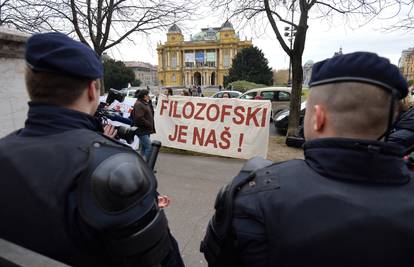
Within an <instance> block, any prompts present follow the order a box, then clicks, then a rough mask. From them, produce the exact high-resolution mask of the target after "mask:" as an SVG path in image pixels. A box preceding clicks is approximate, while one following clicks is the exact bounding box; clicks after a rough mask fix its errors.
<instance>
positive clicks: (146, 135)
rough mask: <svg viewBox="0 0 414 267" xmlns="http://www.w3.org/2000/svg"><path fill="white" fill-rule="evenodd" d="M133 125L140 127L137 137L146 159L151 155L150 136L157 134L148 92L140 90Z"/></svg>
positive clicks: (134, 109)
mask: <svg viewBox="0 0 414 267" xmlns="http://www.w3.org/2000/svg"><path fill="white" fill-rule="evenodd" d="M132 112H133V125H134V126H136V127H138V129H137V131H136V135H137V136H138V138H139V141H140V146H141V153H142V155H143V156H144V157H145V158H148V157H149V155H150V154H151V139H150V135H151V134H153V133H155V126H154V112H153V111H152V106H151V103H150V97H149V92H148V90H140V91H138V94H137V101H136V102H135V104H134V108H133V110H132Z"/></svg>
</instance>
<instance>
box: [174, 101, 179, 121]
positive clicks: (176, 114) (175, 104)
mask: <svg viewBox="0 0 414 267" xmlns="http://www.w3.org/2000/svg"><path fill="white" fill-rule="evenodd" d="M177 109H178V102H177V101H175V103H174V110H173V117H174V118H181V114H178V113H177Z"/></svg>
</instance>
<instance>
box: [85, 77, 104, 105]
mask: <svg viewBox="0 0 414 267" xmlns="http://www.w3.org/2000/svg"><path fill="white" fill-rule="evenodd" d="M87 92H88V99H89V101H90V102H97V101H98V100H99V97H100V93H101V83H100V81H99V79H96V80H92V81H90V82H89V83H88V89H87Z"/></svg>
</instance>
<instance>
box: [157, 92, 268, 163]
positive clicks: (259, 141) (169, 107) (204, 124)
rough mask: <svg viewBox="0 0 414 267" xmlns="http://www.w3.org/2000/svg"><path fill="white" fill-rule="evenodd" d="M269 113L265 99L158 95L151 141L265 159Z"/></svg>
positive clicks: (221, 153)
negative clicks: (153, 133) (154, 131)
mask: <svg viewBox="0 0 414 267" xmlns="http://www.w3.org/2000/svg"><path fill="white" fill-rule="evenodd" d="M270 113H271V103H270V101H268V100H241V99H235V98H229V99H223V98H205V97H187V96H170V97H166V96H161V95H160V98H159V100H158V105H157V108H156V111H155V128H156V132H157V133H156V134H155V135H153V136H151V139H152V140H159V141H161V143H162V145H163V146H168V147H173V148H178V149H185V150H191V151H196V152H201V153H207V154H213V155H221V156H227V157H234V158H242V159H249V158H251V157H253V156H262V157H266V155H267V149H268V142H269V124H270Z"/></svg>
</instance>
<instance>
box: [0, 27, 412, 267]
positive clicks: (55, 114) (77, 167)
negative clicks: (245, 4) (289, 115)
mask: <svg viewBox="0 0 414 267" xmlns="http://www.w3.org/2000/svg"><path fill="white" fill-rule="evenodd" d="M25 59H26V62H27V69H26V74H25V79H26V86H27V91H28V93H29V96H30V102H29V111H28V118H27V121H26V123H25V126H24V128H22V129H20V130H18V131H16V132H13V133H11V134H9V135H8V136H6V137H4V138H2V139H0V166H1V169H2V176H1V178H0V218H1V220H0V238H2V239H6V240H9V241H11V242H13V243H15V244H18V245H20V246H23V247H25V248H28V249H30V250H33V251H35V252H38V253H40V254H43V255H46V256H48V257H50V258H53V259H55V260H58V261H60V262H63V263H65V264H68V265H72V266H149V267H151V266H154V267H155V266H176V267H181V266H184V263H183V260H182V258H181V255H180V253H179V246H178V244H177V242H176V240H175V238H174V237H173V236H172V234H171V233H170V231H169V226H168V220H167V218H166V215H165V213H164V210H163V209H164V208H165V206H166V205H167V204H168V203H165V202H166V200H165V198H162V197H160V194H159V193H158V192H157V181H156V178H155V176H154V172H153V170H152V169H151V168H150V167H149V166H148V164H147V162H146V159H147V158H148V157H149V156H150V153H151V151H150V141H149V136H150V134H152V133H153V132H154V130H155V129H154V123H153V110H151V107H152V105H151V104H150V103H149V102H150V101H149V100H150V99H149V96H148V94H149V92H148V90H140V91H138V93H137V101H136V103H135V105H134V108H133V112H132V120H133V124H134V125H136V126H138V128H139V129H140V131H139V132H138V136H139V138H140V140H141V142H142V144H143V145H142V151H141V152H142V156H141V155H139V154H138V153H136V152H135V151H133V150H131V149H130V148H129V147H126V146H124V145H122V144H120V143H119V142H117V141H116V140H113V139H112V138H111V137H112V136H114V134H116V130H115V129H114V128H113V127H111V126H109V125H108V126H106V127H103V125H102V123H101V122H100V121H99V120H98V119H97V118H96V117H94V116H93V115H94V113H95V111H96V110H97V107H98V104H99V93H100V87H101V83H100V78H102V75H103V66H102V63H101V61H100V60H99V57H98V56H97V55H96V53H95V52H94V51H93V50H92V49H91V48H89V47H88V46H86V45H84V44H82V43H80V42H77V41H75V40H73V39H71V38H69V37H67V36H66V35H64V34H60V33H43V34H35V35H33V36H32V37H30V38H29V40H28V41H27V45H26V54H25ZM310 88H311V89H310V94H309V97H308V101H307V108H306V114H305V119H304V132H305V138H306V143H305V144H304V156H305V157H304V160H289V161H286V162H282V163H276V164H275V163H272V162H270V161H268V160H265V159H260V158H253V159H252V160H249V161H247V162H246V164H245V165H244V166H243V168H242V169H241V171H240V173H239V174H238V175H237V176H236V177H235V178H234V179H233V180H232V181H231V182H230V183H229V184H228V185H226V186H225V187H223V189H221V190H220V191H219V193H218V195H217V200H216V203H215V206H214V208H215V213H214V216H213V217H212V218H211V220H210V221H209V223H208V227H207V230H206V235H205V238H204V239H203V241H202V242H201V247H200V249H201V252H202V253H204V255H205V258H206V259H207V261H208V265H209V266H226V267H230V266H255V267H262V266H263V267H264V266H269V267H270V266H305V265H306V266H347V267H348V266H413V264H414V254H413V253H412V247H413V245H412V244H413V243H414V223H413V221H414V184H413V171H412V170H410V169H409V166H408V165H407V163H406V162H405V161H404V151H405V147H404V146H401V145H400V144H399V143H398V142H387V140H389V139H390V136H392V129H394V122H395V118H396V117H397V116H398V114H397V113H398V104H397V103H398V101H399V100H400V99H402V98H404V97H405V96H406V95H407V93H408V85H407V82H406V80H405V79H404V77H403V76H402V75H401V74H400V72H399V70H398V68H397V67H396V66H394V65H392V64H391V63H390V62H389V60H388V59H385V58H382V57H380V56H378V55H376V54H373V53H368V52H355V53H351V54H345V55H340V56H336V57H333V58H330V59H327V60H324V61H321V62H318V63H316V64H315V65H314V67H313V72H312V77H311V81H310ZM200 90H201V88H200ZM167 94H168V95H172V90H168V92H167ZM184 94H185V92H184ZM194 94H196V95H202V92H200V91H199V88H195V87H193V88H192V89H191V90H189V91H188V95H194ZM406 123H408V124H410V127H412V126H411V121H406ZM391 139H392V138H391ZM394 140H395V139H394ZM258 142H260V140H258ZM407 146H412V143H411V141H409V142H408V143H407ZM167 202H168V200H167ZM211 208H213V207H211ZM206 223H207V221H206Z"/></svg>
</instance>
